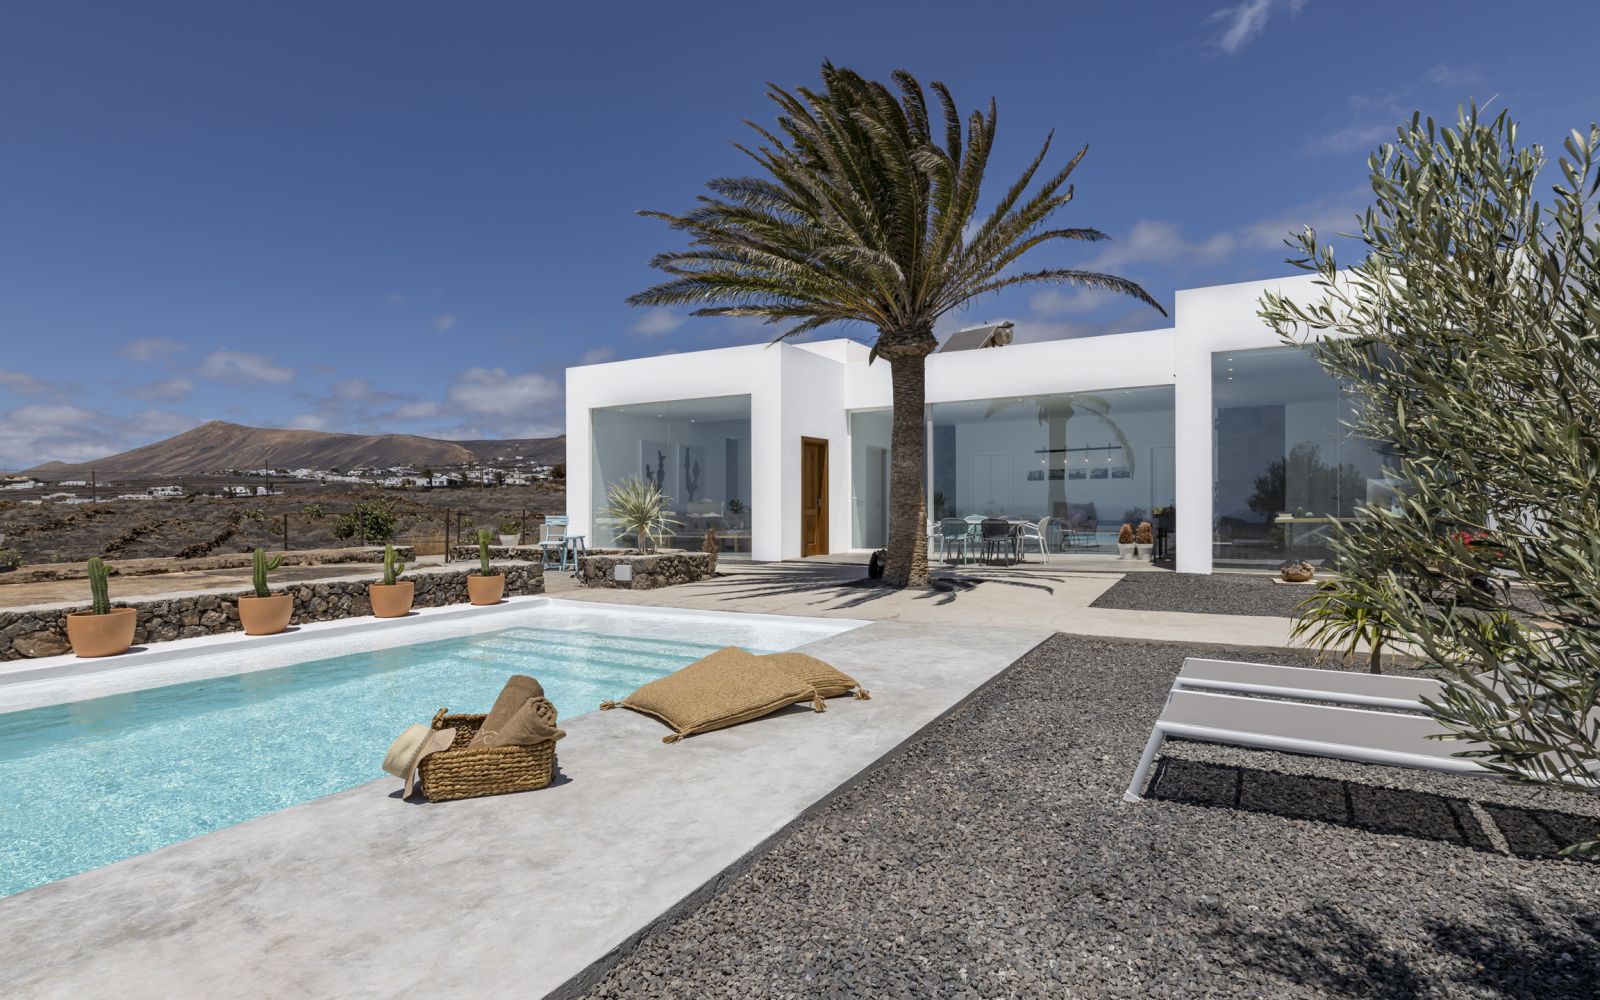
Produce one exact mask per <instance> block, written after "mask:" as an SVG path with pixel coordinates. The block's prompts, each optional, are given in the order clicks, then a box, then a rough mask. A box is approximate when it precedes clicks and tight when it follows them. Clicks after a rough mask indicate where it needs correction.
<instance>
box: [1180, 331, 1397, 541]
mask: <svg viewBox="0 0 1600 1000" xmlns="http://www.w3.org/2000/svg"><path fill="white" fill-rule="evenodd" d="M1211 392H1212V414H1213V420H1214V423H1213V428H1214V430H1213V436H1214V452H1213V454H1214V457H1215V464H1214V470H1215V472H1214V475H1215V480H1214V484H1213V485H1214V492H1213V498H1214V499H1213V509H1212V516H1213V518H1214V527H1213V535H1212V542H1213V559H1214V562H1215V563H1216V565H1218V566H1232V567H1256V568H1276V567H1277V566H1278V565H1279V564H1280V563H1282V562H1284V561H1285V560H1286V559H1307V560H1310V561H1311V562H1313V563H1316V564H1321V563H1323V562H1326V561H1327V559H1328V558H1329V555H1330V552H1329V549H1328V539H1329V535H1330V534H1331V533H1332V532H1333V531H1334V530H1336V525H1337V524H1339V523H1340V522H1341V521H1343V520H1347V519H1350V518H1353V517H1355V516H1356V513H1357V509H1358V508H1359V507H1361V506H1362V505H1364V504H1367V503H1369V502H1374V503H1376V502H1381V501H1382V499H1383V498H1384V497H1386V496H1387V495H1388V493H1389V489H1388V487H1387V485H1386V484H1385V482H1384V480H1383V478H1382V467H1383V462H1382V458H1381V456H1380V455H1379V454H1378V453H1377V452H1376V450H1374V449H1373V448H1372V447H1371V446H1370V445H1369V444H1368V443H1367V442H1365V441H1362V440H1360V439H1358V438H1356V437H1354V436H1353V435H1351V433H1350V432H1349V430H1348V428H1347V426H1346V425H1347V424H1348V423H1349V421H1350V420H1351V419H1352V417H1353V412H1352V410H1353V406H1354V400H1353V398H1352V396H1351V395H1350V393H1349V391H1348V390H1346V389H1345V388H1344V387H1342V386H1340V385H1339V383H1338V382H1337V381H1335V380H1334V379H1333V378H1331V377H1330V376H1329V375H1328V374H1327V372H1325V371H1323V369H1322V366H1321V365H1319V364H1317V361H1316V358H1314V357H1312V356H1311V354H1309V353H1308V352H1306V351H1304V350H1301V349H1300V348H1298V347H1273V348H1266V349H1263V350H1255V351H1235V352H1232V353H1221V354H1214V355H1212V358H1211Z"/></svg>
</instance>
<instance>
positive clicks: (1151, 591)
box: [1091, 573, 1313, 618]
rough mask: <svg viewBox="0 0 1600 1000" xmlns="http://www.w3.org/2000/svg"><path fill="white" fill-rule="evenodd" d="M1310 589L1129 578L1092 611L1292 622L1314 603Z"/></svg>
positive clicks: (1226, 577) (1191, 578) (1263, 582)
mask: <svg viewBox="0 0 1600 1000" xmlns="http://www.w3.org/2000/svg"><path fill="white" fill-rule="evenodd" d="M1312 589H1313V588H1311V587H1291V586H1286V585H1284V584H1281V583H1273V582H1272V577H1270V576H1264V575H1262V576H1256V575H1250V574H1245V573H1212V574H1209V575H1202V574H1199V573H1129V574H1128V575H1127V576H1125V577H1123V578H1122V579H1121V580H1120V581H1118V582H1117V583H1115V584H1113V585H1112V587H1111V589H1110V590H1107V591H1106V592H1105V593H1103V594H1101V595H1100V596H1099V597H1098V598H1096V599H1095V602H1094V604H1092V605H1091V607H1096V608H1120V609H1122V610H1124V611H1193V612H1196V613H1198V614H1206V615H1275V616H1277V617H1279V618H1292V617H1294V615H1295V606H1296V605H1298V604H1299V603H1300V602H1301V601H1303V600H1305V599H1306V598H1308V597H1310V596H1311V593H1312Z"/></svg>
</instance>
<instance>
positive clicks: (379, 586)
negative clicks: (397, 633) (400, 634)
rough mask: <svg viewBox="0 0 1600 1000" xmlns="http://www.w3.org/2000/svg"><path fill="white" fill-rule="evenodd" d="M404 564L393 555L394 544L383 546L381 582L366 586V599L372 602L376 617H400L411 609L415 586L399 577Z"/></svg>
mask: <svg viewBox="0 0 1600 1000" xmlns="http://www.w3.org/2000/svg"><path fill="white" fill-rule="evenodd" d="M405 571H406V564H405V563H403V562H401V561H400V560H398V559H396V558H395V556H394V546H393V545H385V546H384V547H383V582H382V583H374V584H369V585H368V586H367V599H368V600H370V601H371V602H372V614H373V616H374V617H377V618H400V617H403V616H404V615H406V614H408V613H409V612H410V611H411V599H412V597H413V596H415V593H414V592H415V588H414V587H413V586H412V584H411V581H410V580H402V579H400V574H401V573H404V572H405Z"/></svg>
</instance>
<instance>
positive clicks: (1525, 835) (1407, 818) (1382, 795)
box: [1146, 757, 1600, 860]
mask: <svg viewBox="0 0 1600 1000" xmlns="http://www.w3.org/2000/svg"><path fill="white" fill-rule="evenodd" d="M1146 798H1150V799H1159V800H1162V801H1166V802H1176V803H1182V804H1184V805H1197V806H1211V807H1216V808H1224V809H1243V810H1245V811H1248V812H1261V813H1268V814H1270V815H1273V816H1281V817H1283V818H1285V819H1297V820H1314V821H1316V822H1320V823H1331V824H1333V825H1334V826H1343V827H1350V828H1353V829H1357V830H1365V831H1368V832H1370V833H1382V834H1393V835H1396V836H1402V837H1415V838H1418V839H1421V840H1433V841H1439V842H1443V843H1449V844H1456V845H1459V846H1463V847H1470V848H1472V849H1474V850H1479V851H1485V852H1489V853H1494V854H1500V853H1502V852H1501V850H1500V848H1499V847H1498V846H1497V844H1496V843H1495V840H1496V834H1498V835H1499V837H1500V838H1501V839H1502V840H1503V841H1504V843H1505V845H1506V849H1507V850H1509V851H1510V853H1512V854H1514V855H1516V856H1517V857H1519V858H1524V859H1528V860H1535V859H1550V858H1555V857H1557V856H1558V854H1559V852H1560V851H1561V849H1562V848H1564V847H1566V846H1567V845H1568V844H1573V843H1577V842H1578V841H1580V840H1585V839H1588V838H1590V837H1592V836H1593V835H1594V831H1595V829H1596V827H1600V819H1595V818H1593V817H1588V816H1580V815H1574V814H1570V813H1562V812H1556V811H1554V810H1547V809H1528V808H1523V807H1519V806H1507V805H1501V804H1492V803H1481V804H1480V807H1481V809H1482V813H1486V814H1487V815H1488V816H1489V817H1490V821H1491V824H1492V825H1493V826H1494V827H1495V828H1496V829H1495V830H1486V829H1485V828H1484V826H1483V823H1482V822H1481V821H1480V819H1479V816H1480V815H1481V814H1480V813H1479V812H1477V811H1476V810H1474V809H1473V803H1472V802H1471V801H1470V800H1468V799H1464V798H1459V797H1456V796H1448V795H1436V794H1434V793H1431V792H1418V791H1409V790H1403V789H1396V788H1381V787H1378V786H1374V785H1364V784H1359V783H1357V782H1351V781H1344V780H1337V779H1333V778H1320V777H1314V776H1310V775H1293V774H1279V773H1278V772H1276V771H1263V770H1257V769H1255V768H1249V767H1242V766H1225V765H1221V764H1211V763H1206V762H1202V761H1193V760H1184V759H1182V758H1178V757H1164V758H1162V759H1161V762H1160V763H1159V765H1158V766H1157V769H1156V775H1155V779H1154V780H1153V781H1152V782H1151V790H1150V792H1149V793H1148V794H1147V795H1146Z"/></svg>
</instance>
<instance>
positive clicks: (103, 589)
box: [67, 556, 139, 657]
mask: <svg viewBox="0 0 1600 1000" xmlns="http://www.w3.org/2000/svg"><path fill="white" fill-rule="evenodd" d="M110 575H111V574H110V571H108V570H107V569H106V564H105V563H103V562H101V561H100V558H99V557H98V556H96V557H95V558H93V559H90V560H89V596H90V599H91V606H90V609H89V610H88V611H74V612H72V613H71V614H69V615H67V641H68V642H70V643H72V651H73V652H74V653H77V654H78V655H79V656H86V657H87V656H115V655H117V654H118V653H126V652H127V651H128V647H129V646H131V645H133V631H134V628H135V627H136V626H137V625H138V624H139V612H138V610H137V609H135V608H113V607H112V606H111V588H110V585H109V584H108V583H107V579H108V578H109V577H110Z"/></svg>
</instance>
